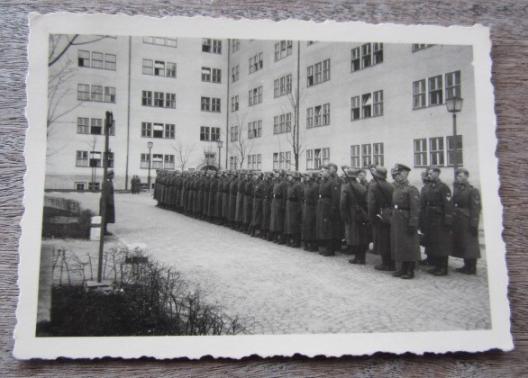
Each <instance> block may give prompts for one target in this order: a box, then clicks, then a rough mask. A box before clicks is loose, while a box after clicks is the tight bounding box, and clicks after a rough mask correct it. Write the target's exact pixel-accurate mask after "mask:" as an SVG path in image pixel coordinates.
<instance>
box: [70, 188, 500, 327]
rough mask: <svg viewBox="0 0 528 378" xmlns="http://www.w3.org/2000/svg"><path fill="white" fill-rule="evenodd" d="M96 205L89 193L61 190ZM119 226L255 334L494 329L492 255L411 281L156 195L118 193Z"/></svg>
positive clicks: (126, 237)
mask: <svg viewBox="0 0 528 378" xmlns="http://www.w3.org/2000/svg"><path fill="white" fill-rule="evenodd" d="M60 195H61V196H65V197H68V198H75V199H78V200H80V201H81V202H82V204H83V206H84V207H90V208H96V204H97V198H96V197H95V196H94V195H93V194H89V193H84V194H81V193H67V194H63V193H61V194H60ZM115 199H116V219H117V222H118V223H116V224H115V225H111V226H110V227H109V228H110V230H111V231H112V232H114V233H115V234H116V235H117V236H118V237H119V238H120V239H121V240H122V241H123V242H125V243H145V244H146V246H147V249H148V253H150V254H151V255H152V256H154V257H155V258H156V259H158V260H159V261H160V262H162V263H164V264H167V265H171V266H173V267H174V268H175V269H177V270H178V271H180V272H181V273H182V274H183V276H184V277H185V278H186V280H188V281H189V282H190V283H191V284H192V285H196V286H197V287H200V288H201V289H203V291H204V293H206V300H207V301H208V302H211V303H218V304H221V305H222V307H223V308H224V310H225V312H226V313H227V314H229V315H232V316H234V315H238V316H240V317H241V318H242V319H243V323H244V324H245V326H246V327H247V329H248V330H249V331H250V332H251V333H258V334H284V333H333V332H340V333H342V332H391V331H401V332H404V331H441V330H459V329H462V330H466V329H483V328H489V327H490V316H489V303H488V290H487V279H486V269H485V262H484V261H483V260H481V261H479V267H478V275H477V276H467V275H463V274H459V273H456V272H453V271H452V270H453V267H454V266H456V265H458V266H460V261H452V262H451V272H450V274H449V276H447V277H433V276H431V275H429V274H427V273H425V272H424V271H421V270H419V271H418V272H417V277H416V279H414V280H401V279H396V278H393V277H391V275H390V274H388V273H381V272H378V271H375V270H374V269H373V264H375V263H377V262H378V257H376V256H368V259H367V265H366V266H353V265H351V264H348V263H347V259H348V256H344V255H338V256H336V257H330V258H329V257H322V256H320V255H318V254H316V253H311V252H306V251H304V250H301V249H293V248H290V247H286V246H278V245H276V244H273V243H270V242H266V241H263V240H260V239H258V238H252V237H250V236H247V235H245V234H242V233H239V232H236V231H232V230H230V229H228V228H225V227H222V226H217V225H213V224H209V223H207V222H204V221H200V220H196V219H193V218H190V217H186V216H184V215H181V214H178V213H175V212H172V211H169V210H164V209H160V208H157V207H155V202H154V200H152V199H151V198H150V197H149V196H148V195H147V194H141V195H131V194H116V198H115Z"/></svg>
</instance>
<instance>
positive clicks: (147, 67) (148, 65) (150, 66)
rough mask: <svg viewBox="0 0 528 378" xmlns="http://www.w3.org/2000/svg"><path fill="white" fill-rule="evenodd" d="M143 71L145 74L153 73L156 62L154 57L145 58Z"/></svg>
mask: <svg viewBox="0 0 528 378" xmlns="http://www.w3.org/2000/svg"><path fill="white" fill-rule="evenodd" d="M142 72H143V75H153V73H154V63H153V60H152V59H143V67H142Z"/></svg>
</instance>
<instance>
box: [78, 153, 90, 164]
mask: <svg viewBox="0 0 528 378" xmlns="http://www.w3.org/2000/svg"><path fill="white" fill-rule="evenodd" d="M89 165H90V164H89V161H88V151H77V152H76V154H75V166H76V167H88V166H89Z"/></svg>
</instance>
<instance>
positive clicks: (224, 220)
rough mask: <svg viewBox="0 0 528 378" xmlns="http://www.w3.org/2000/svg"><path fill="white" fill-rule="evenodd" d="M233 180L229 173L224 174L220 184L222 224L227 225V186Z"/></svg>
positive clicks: (228, 195)
mask: <svg viewBox="0 0 528 378" xmlns="http://www.w3.org/2000/svg"><path fill="white" fill-rule="evenodd" d="M232 180H233V174H232V172H231V171H229V172H227V173H226V176H225V178H224V182H223V184H222V223H223V224H227V223H228V218H229V197H230V194H229V186H230V185H231V181H232Z"/></svg>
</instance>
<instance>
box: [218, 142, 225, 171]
mask: <svg viewBox="0 0 528 378" xmlns="http://www.w3.org/2000/svg"><path fill="white" fill-rule="evenodd" d="M216 145H217V146H218V170H220V169H221V168H222V160H221V159H220V152H221V151H222V146H223V145H224V142H222V141H221V140H220V139H218V140H217V141H216Z"/></svg>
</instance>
